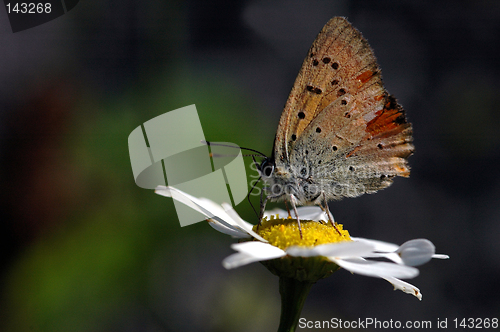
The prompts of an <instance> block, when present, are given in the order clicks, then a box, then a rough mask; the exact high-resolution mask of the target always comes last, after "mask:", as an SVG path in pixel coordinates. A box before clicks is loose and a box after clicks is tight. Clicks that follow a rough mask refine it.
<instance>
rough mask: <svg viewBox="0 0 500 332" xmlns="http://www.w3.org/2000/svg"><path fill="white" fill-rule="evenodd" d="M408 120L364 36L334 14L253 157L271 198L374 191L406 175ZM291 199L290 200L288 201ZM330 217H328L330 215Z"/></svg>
mask: <svg viewBox="0 0 500 332" xmlns="http://www.w3.org/2000/svg"><path fill="white" fill-rule="evenodd" d="M412 140H413V138H412V127H411V124H410V123H408V122H407V120H406V116H405V111H404V110H403V108H402V107H401V106H400V105H399V104H398V102H397V101H396V99H395V98H394V97H393V96H391V95H389V93H388V92H387V91H386V90H385V88H384V85H383V83H382V76H381V72H380V67H379V66H378V64H377V61H376V58H375V56H374V54H373V50H372V49H371V48H370V46H369V44H368V42H367V41H366V39H365V38H364V37H363V36H362V35H361V33H360V32H359V31H358V30H357V29H356V28H354V27H353V26H352V25H351V24H350V23H349V22H348V21H347V20H346V19H345V18H343V17H334V18H332V19H331V20H330V21H329V22H328V23H327V24H326V25H325V26H324V27H323V29H322V30H321V32H320V33H319V35H318V36H317V37H316V40H315V41H314V42H313V44H312V46H311V48H310V50H309V52H308V54H307V56H306V58H305V60H304V62H303V64H302V68H301V69H300V72H299V74H298V76H297V79H296V81H295V84H294V85H293V88H292V91H291V92H290V96H289V97H288V100H287V102H286V105H285V108H284V110H283V113H282V114H281V118H280V121H279V125H278V129H277V132H276V138H275V141H274V147H273V152H272V155H271V157H267V158H265V159H264V160H263V161H262V163H261V164H260V165H258V170H259V173H260V175H261V177H262V179H263V180H264V183H265V185H264V192H265V194H266V197H265V198H263V197H262V196H261V211H260V218H261V219H262V216H263V212H264V208H265V206H266V203H267V202H268V201H283V200H284V201H285V203H286V202H290V203H291V205H292V208H293V210H294V212H295V215H296V217H297V221H298V224H299V230H300V232H301V235H302V230H301V228H300V220H299V217H298V213H297V208H296V206H297V205H319V206H320V207H322V209H323V210H325V211H327V212H328V217H329V218H330V221H331V220H332V218H331V214H330V211H329V209H328V204H327V203H328V201H330V200H340V199H342V198H344V197H356V196H360V195H362V194H365V193H368V194H370V193H375V192H376V191H378V190H380V189H383V188H386V187H388V186H390V185H391V184H392V180H393V178H394V177H396V176H402V177H408V176H409V174H410V169H409V166H408V161H407V158H408V157H409V156H410V155H411V154H412V153H413V151H414V146H413V144H412ZM287 207H288V206H287ZM332 224H333V222H332Z"/></svg>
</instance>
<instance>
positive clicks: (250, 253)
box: [222, 241, 286, 269]
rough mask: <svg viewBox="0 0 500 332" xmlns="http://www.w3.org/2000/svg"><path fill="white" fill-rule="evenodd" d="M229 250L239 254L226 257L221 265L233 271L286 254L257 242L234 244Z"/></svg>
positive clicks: (276, 248)
mask: <svg viewBox="0 0 500 332" xmlns="http://www.w3.org/2000/svg"><path fill="white" fill-rule="evenodd" d="M231 248H233V249H234V250H236V251H239V253H237V254H233V255H231V256H229V257H226V258H225V259H224V260H223V261H222V265H223V266H224V267H225V268H226V269H234V268H236V267H239V266H242V265H246V264H250V263H253V262H258V261H265V260H268V259H274V258H278V257H283V256H285V255H286V253H285V252H284V251H283V250H281V249H280V248H278V247H274V246H272V245H270V244H268V243H263V242H257V241H249V242H243V243H235V244H233V245H231Z"/></svg>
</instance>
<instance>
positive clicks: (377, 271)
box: [329, 257, 419, 279]
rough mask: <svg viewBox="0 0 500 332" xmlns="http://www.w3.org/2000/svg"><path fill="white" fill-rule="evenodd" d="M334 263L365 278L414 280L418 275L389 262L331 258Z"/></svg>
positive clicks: (409, 268) (412, 268)
mask: <svg viewBox="0 0 500 332" xmlns="http://www.w3.org/2000/svg"><path fill="white" fill-rule="evenodd" d="M329 259H330V260H332V261H333V262H334V263H336V264H337V265H339V266H340V267H343V268H344V269H346V270H348V271H350V272H352V273H357V274H361V275H365V276H370V277H379V278H387V277H394V278H405V279H408V278H414V277H416V276H417V275H418V273H419V272H418V269H416V268H414V267H411V266H405V265H398V264H393V263H387V262H377V261H367V260H363V259H336V258H334V257H329Z"/></svg>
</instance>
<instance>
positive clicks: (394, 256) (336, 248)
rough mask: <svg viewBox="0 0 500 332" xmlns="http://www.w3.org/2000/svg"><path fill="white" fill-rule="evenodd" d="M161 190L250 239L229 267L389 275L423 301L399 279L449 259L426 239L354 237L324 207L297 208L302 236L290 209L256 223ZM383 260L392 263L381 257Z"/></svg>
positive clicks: (291, 273)
mask: <svg viewBox="0 0 500 332" xmlns="http://www.w3.org/2000/svg"><path fill="white" fill-rule="evenodd" d="M156 193H157V194H159V195H163V196H167V197H172V198H174V199H175V200H177V201H179V202H181V203H184V204H186V205H187V206H189V207H191V208H193V209H194V210H196V211H198V212H200V213H202V214H203V215H205V216H206V218H207V220H208V222H209V224H210V226H212V227H213V228H214V229H216V230H218V231H220V232H222V233H225V234H228V235H231V236H232V237H234V238H239V239H246V241H244V242H239V243H235V244H233V245H231V247H232V248H233V249H234V250H235V251H237V253H235V254H232V255H230V256H228V257H226V258H225V259H224V260H223V262H222V264H223V266H224V267H225V268H226V269H232V268H236V267H239V266H243V265H246V264H250V263H253V262H262V263H263V264H264V265H265V266H266V267H267V268H268V269H269V270H270V271H271V272H272V273H274V274H276V275H278V276H280V277H286V278H292V279H296V280H298V281H300V282H310V283H314V282H316V281H317V280H319V279H321V278H325V277H327V276H329V275H331V274H332V273H333V272H335V271H337V270H338V269H339V268H344V269H345V270H348V271H350V272H352V273H357V274H361V275H365V276H371V277H377V278H383V279H385V280H387V281H389V282H390V283H392V284H393V285H394V287H395V289H399V290H402V291H404V292H405V293H409V294H413V295H414V296H416V297H417V298H418V299H419V300H421V299H422V294H421V292H420V290H419V289H418V288H417V287H415V286H413V285H411V284H409V283H406V282H404V281H402V280H400V279H399V278H402V279H409V278H414V277H416V276H417V275H418V273H419V271H418V269H417V268H415V267H414V266H417V265H421V264H424V263H426V262H428V261H429V260H431V259H432V258H448V256H446V255H436V254H435V247H434V245H433V244H432V242H430V241H429V240H426V239H416V240H410V241H408V242H406V243H404V244H403V245H401V246H398V245H395V244H392V243H387V242H382V241H376V240H369V239H363V238H355V237H351V236H350V235H349V233H348V232H347V231H346V230H344V229H343V227H342V225H339V224H337V226H336V227H337V230H338V231H337V230H336V229H335V228H334V227H333V226H332V225H331V224H330V223H327V222H325V221H326V220H328V217H327V215H326V214H325V213H324V212H323V211H321V209H320V208H319V207H300V208H298V209H297V210H298V213H299V218H300V220H301V224H302V230H303V237H302V238H301V237H300V235H299V232H298V225H297V221H296V220H295V219H291V218H288V213H287V212H286V211H283V210H279V209H275V210H272V211H268V212H266V213H265V214H264V220H263V221H262V224H260V225H255V226H254V225H252V224H250V223H248V222H246V221H244V220H243V219H241V217H240V216H239V215H238V214H237V213H236V211H235V210H234V209H233V208H232V206H231V205H229V204H224V203H223V204H222V205H218V204H216V203H214V202H212V201H210V200H208V199H206V198H196V197H193V196H191V195H189V194H186V193H184V192H182V191H180V190H178V189H176V188H173V187H165V186H158V187H157V188H156ZM374 258H375V259H376V260H374ZM380 258H383V259H386V260H388V261H380V260H379V259H380Z"/></svg>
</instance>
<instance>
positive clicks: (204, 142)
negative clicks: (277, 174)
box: [201, 140, 267, 158]
mask: <svg viewBox="0 0 500 332" xmlns="http://www.w3.org/2000/svg"><path fill="white" fill-rule="evenodd" d="M201 143H203V144H206V145H208V146H224V147H226V148H233V149H240V150H247V151H252V152H255V153H257V154H258V155H260V156H262V157H265V158H267V156H266V155H265V154H263V153H262V152H260V151H257V150H254V149H249V148H242V147H239V146H233V145H227V144H221V143H212V142H209V141H205V140H202V141H201ZM250 156H253V155H245V156H244V157H250Z"/></svg>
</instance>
